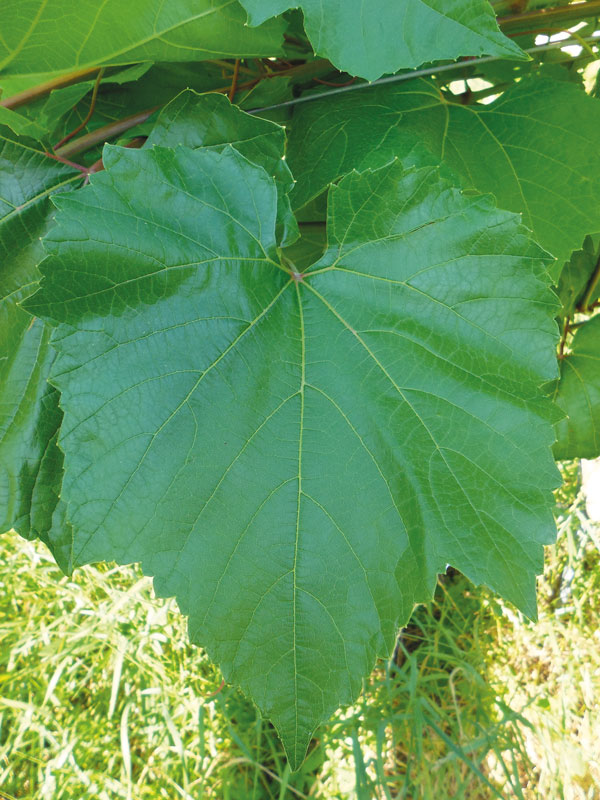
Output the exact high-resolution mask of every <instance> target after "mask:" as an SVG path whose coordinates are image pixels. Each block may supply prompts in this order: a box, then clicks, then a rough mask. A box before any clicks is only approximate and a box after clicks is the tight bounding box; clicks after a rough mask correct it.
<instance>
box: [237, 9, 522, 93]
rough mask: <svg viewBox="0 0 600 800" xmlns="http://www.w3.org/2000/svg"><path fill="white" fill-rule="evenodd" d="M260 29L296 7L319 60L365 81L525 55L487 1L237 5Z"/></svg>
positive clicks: (517, 57)
mask: <svg viewBox="0 0 600 800" xmlns="http://www.w3.org/2000/svg"><path fill="white" fill-rule="evenodd" d="M240 2H241V4H242V5H243V6H244V8H246V9H247V10H248V15H249V21H250V23H251V24H252V25H259V24H261V23H263V22H264V21H265V20H267V19H269V18H270V17H273V16H275V15H276V14H281V13H283V12H284V11H287V9H289V8H297V7H299V8H301V9H302V11H303V12H304V26H305V28H306V33H307V35H308V38H309V39H310V42H311V44H312V46H313V48H314V50H315V52H316V53H317V54H318V55H322V56H325V57H326V58H328V59H329V60H330V61H331V62H332V63H333V64H335V66H336V67H338V68H339V69H341V70H343V71H345V72H349V73H350V74H351V75H360V76H361V77H363V78H367V79H368V80H374V79H375V78H379V77H380V76H381V75H383V74H384V73H385V72H397V71H398V70H399V69H402V68H405V67H417V66H419V64H423V63H424V62H425V61H437V60H439V59H445V58H450V59H454V58H458V57H459V56H477V55H482V54H483V53H487V54H488V55H493V56H500V57H501V58H516V59H519V58H522V59H526V58H527V56H525V54H524V53H523V51H522V50H521V49H520V48H519V47H518V46H517V45H516V44H515V43H514V42H512V41H511V40H510V39H507V38H506V37H505V36H504V35H503V34H502V33H501V32H500V31H499V29H498V26H497V24H496V19H495V17H494V12H493V10H492V8H491V6H490V4H489V3H488V2H487V0H371V2H370V3H369V4H368V5H366V4H365V3H364V1H363V0H240Z"/></svg>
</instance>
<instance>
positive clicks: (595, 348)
mask: <svg viewBox="0 0 600 800" xmlns="http://www.w3.org/2000/svg"><path fill="white" fill-rule="evenodd" d="M570 350H571V352H570V353H569V354H568V355H567V356H565V357H564V358H563V359H562V360H561V362H560V381H559V383H558V385H557V391H556V395H555V400H556V404H557V405H558V406H559V407H560V408H561V409H562V410H563V411H564V412H565V414H566V415H567V416H566V418H565V419H563V420H561V421H560V422H559V423H558V424H557V425H556V438H557V441H556V444H555V445H554V455H555V457H556V458H560V459H564V458H596V457H597V456H599V455H600V317H593V318H592V319H590V320H588V322H585V323H584V324H583V325H582V326H581V327H580V328H578V329H577V330H576V331H575V335H574V336H573V342H572V344H571V348H570Z"/></svg>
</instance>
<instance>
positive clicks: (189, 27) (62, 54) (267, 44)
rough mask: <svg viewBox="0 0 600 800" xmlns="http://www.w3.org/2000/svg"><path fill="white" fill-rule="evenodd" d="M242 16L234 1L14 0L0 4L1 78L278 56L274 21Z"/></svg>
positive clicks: (278, 26) (278, 29)
mask: <svg viewBox="0 0 600 800" xmlns="http://www.w3.org/2000/svg"><path fill="white" fill-rule="evenodd" d="M244 22H245V14H244V12H243V10H242V9H241V8H240V6H239V4H238V3H237V2H236V1H235V0H169V2H168V3H165V2H163V0H129V2H127V3H123V2H121V0H81V2H78V3H75V4H74V3H72V2H70V0H18V1H17V2H15V1H14V0H13V1H12V2H8V3H5V4H4V5H3V7H2V9H1V10H0V27H1V28H2V34H3V39H2V40H1V43H0V81H1V75H2V74H3V73H4V74H6V75H7V76H13V77H21V78H23V77H26V78H28V79H29V78H30V79H31V82H32V83H41V82H43V81H46V80H49V79H50V78H51V77H52V76H53V75H56V74H59V73H61V72H69V71H70V70H75V69H84V68H86V67H94V66H101V65H102V66H108V65H110V64H130V63H132V62H134V61H200V60H202V59H207V58H223V57H235V56H242V55H244V56H273V55H277V54H278V52H279V48H280V46H281V41H282V34H283V24H282V23H281V22H280V21H279V20H274V21H272V22H268V23H266V24H265V25H264V26H260V27H259V28H256V29H252V28H249V27H247V26H246V25H245V24H244ZM22 88H24V87H22Z"/></svg>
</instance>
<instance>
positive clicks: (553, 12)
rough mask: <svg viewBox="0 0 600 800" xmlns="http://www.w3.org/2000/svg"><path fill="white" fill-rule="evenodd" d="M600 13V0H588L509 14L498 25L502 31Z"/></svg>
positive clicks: (500, 19)
mask: <svg viewBox="0 0 600 800" xmlns="http://www.w3.org/2000/svg"><path fill="white" fill-rule="evenodd" d="M596 14H600V0H588V2H587V3H575V4H573V5H568V6H561V7H560V8H540V9H537V10H534V11H524V12H523V13H522V14H509V15H507V16H505V17H499V18H498V25H499V26H500V28H501V29H502V31H506V30H511V29H513V28H520V27H521V26H522V25H527V24H528V23H530V22H541V21H542V20H543V21H546V20H548V21H560V22H562V21H563V20H570V19H581V18H582V17H594V16H596Z"/></svg>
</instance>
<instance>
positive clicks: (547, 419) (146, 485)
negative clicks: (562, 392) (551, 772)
mask: <svg viewBox="0 0 600 800" xmlns="http://www.w3.org/2000/svg"><path fill="white" fill-rule="evenodd" d="M104 161H105V165H106V167H107V172H106V173H101V174H99V175H96V176H93V177H92V185H91V186H90V187H87V188H85V189H83V190H81V191H80V192H77V193H74V194H73V195H65V196H60V197H58V198H57V199H56V202H57V205H58V206H59V208H60V211H59V214H58V216H57V224H56V226H55V227H54V228H53V230H52V232H51V233H50V234H49V235H48V236H47V237H46V247H47V250H48V252H49V254H50V255H49V256H48V258H47V259H46V260H45V261H44V263H43V273H44V276H45V277H44V282H43V287H42V289H41V290H40V292H39V293H38V294H37V295H36V296H35V297H34V298H32V299H31V300H30V301H29V302H28V304H27V305H28V308H29V309H30V310H32V311H33V313H36V314H41V315H43V316H44V317H46V318H48V319H50V320H52V321H53V323H54V324H56V325H57V329H56V333H55V335H54V336H53V343H54V344H55V346H56V347H57V348H58V351H59V357H58V360H57V362H56V364H55V368H54V370H53V376H52V381H53V383H54V384H56V386H57V387H59V388H60V390H61V392H62V407H63V409H64V411H65V419H64V423H63V427H62V430H61V439H60V442H61V446H62V448H63V449H64V451H65V456H66V457H65V465H66V473H65V480H64V487H65V496H66V497H68V499H69V503H68V517H69V520H70V521H71V523H72V524H73V527H74V548H73V553H74V561H75V563H79V564H82V563H86V562H90V561H96V560H117V561H119V562H130V561H141V562H142V564H143V568H144V570H145V571H146V572H147V573H148V574H152V575H154V576H155V586H156V590H157V592H158V593H159V594H161V595H165V594H168V595H175V596H176V597H177V600H178V603H179V605H180V607H181V609H182V611H183V612H184V613H187V614H188V615H189V616H190V633H191V636H192V639H193V640H194V641H196V642H199V643H202V645H203V646H205V647H206V648H207V650H208V652H209V653H210V654H211V657H212V658H213V659H214V660H216V661H217V662H218V663H219V664H220V666H221V668H222V670H223V674H224V676H225V678H226V679H227V680H233V681H236V682H237V683H239V684H240V685H241V686H242V688H243V689H244V691H246V692H247V693H249V694H250V695H251V696H252V697H253V699H254V700H255V701H256V702H257V704H258V705H259V707H260V708H261V709H262V711H263V713H265V714H266V715H267V716H269V717H270V718H271V719H272V720H273V721H274V723H275V724H276V726H277V728H278V730H279V732H280V734H281V736H282V739H283V742H284V745H285V747H286V750H287V753H288V756H289V758H290V762H291V764H292V767H293V768H295V767H297V766H298V764H299V763H300V761H301V760H302V758H303V756H304V753H305V749H306V746H307V744H308V742H309V739H310V736H311V734H312V732H313V731H314V729H315V727H316V726H317V725H318V724H319V723H320V722H321V721H322V720H324V719H326V718H327V717H328V716H329V714H330V713H331V712H332V711H333V710H334V709H335V708H336V707H337V706H339V705H340V704H344V703H348V702H350V701H351V700H352V699H353V698H354V697H355V696H356V694H357V693H358V692H359V690H360V687H361V680H362V678H363V677H364V676H365V675H366V674H367V673H368V672H369V671H370V669H371V668H372V666H373V662H374V659H375V657H376V655H378V654H381V655H382V654H386V653H389V652H390V650H391V648H392V646H393V643H394V639H395V633H396V629H397V624H398V622H402V621H404V620H405V619H406V618H407V616H408V614H409V613H410V611H411V609H412V605H413V602H414V601H415V600H423V599H425V598H427V597H429V596H430V594H431V591H432V589H433V586H434V583H435V579H436V575H437V573H438V571H440V570H443V569H444V568H445V565H446V564H447V563H448V562H451V563H455V564H456V565H457V566H458V567H459V568H460V569H462V570H463V571H464V572H465V573H466V574H467V575H469V576H470V577H471V578H472V579H473V580H475V581H483V582H486V583H488V584H489V585H491V586H492V587H494V588H495V589H497V590H498V591H501V592H502V593H503V594H504V595H505V596H507V597H508V598H510V599H512V600H513V601H514V602H516V603H517V604H518V605H519V606H520V607H521V608H522V609H523V610H524V611H525V612H526V613H528V614H530V615H533V614H534V613H535V581H534V577H535V574H536V572H538V571H539V569H540V566H541V559H542V544H543V543H545V542H548V541H549V540H550V539H551V538H552V535H553V531H554V523H553V519H552V514H551V494H550V489H551V488H552V487H553V486H555V485H556V483H557V473H556V469H555V466H554V463H553V460H552V458H551V454H550V444H551V441H552V438H553V432H552V426H551V421H553V420H554V418H555V416H554V413H553V411H552V408H551V406H550V404H549V402H548V401H547V400H546V399H545V398H544V397H542V396H541V395H540V393H539V391H538V386H539V384H540V383H542V382H545V381H547V380H549V379H551V378H552V377H554V376H555V374H556V363H555V358H554V340H555V326H554V323H553V320H552V315H553V314H554V312H555V305H556V304H555V301H554V299H553V295H552V294H551V292H550V291H549V290H548V287H547V276H546V273H545V264H546V262H547V259H546V258H545V257H544V254H543V253H542V252H541V251H540V250H539V248H538V247H537V246H536V245H534V244H532V243H531V241H530V240H529V238H528V236H527V235H526V234H525V232H524V231H523V229H522V228H521V227H520V226H519V225H518V222H517V220H516V218H515V217H514V216H513V215H511V214H507V213H505V212H499V211H496V210H495V209H494V207H493V205H492V203H491V202H490V200H489V198H480V197H477V198H473V197H471V198H467V197H464V196H462V195H461V194H460V193H459V192H458V191H456V190H454V189H452V188H450V187H449V186H448V184H446V183H445V182H443V181H441V180H440V178H439V177H438V175H437V172H436V171H435V170H432V169H426V170H422V171H418V172H409V173H404V172H403V169H402V167H401V165H400V163H399V162H394V163H392V164H390V165H387V166H385V167H384V168H382V169H380V170H378V171H376V172H367V173H364V174H361V175H359V174H352V175H350V176H349V177H348V178H346V179H345V180H344V181H343V182H342V183H341V184H340V186H339V187H337V188H336V189H334V190H333V191H332V198H331V200H330V208H329V222H328V241H329V247H328V250H327V252H326V253H325V255H324V256H323V257H322V259H321V260H320V261H318V262H317V263H316V264H314V265H313V266H312V267H311V268H309V270H308V271H305V272H304V273H303V275H302V276H300V275H296V276H295V278H294V277H293V274H294V272H295V270H294V266H296V265H292V266H291V268H290V269H291V270H292V274H290V272H289V271H288V268H287V267H283V266H282V265H281V264H279V263H278V254H277V241H276V236H275V227H276V210H277V189H276V185H275V182H274V180H273V179H272V178H271V177H270V176H269V175H268V174H267V172H266V171H265V170H264V169H263V168H262V167H260V166H256V165H254V164H252V163H251V162H249V161H248V160H247V159H246V158H244V157H243V156H242V155H240V154H239V153H238V152H237V151H236V150H235V149H233V148H232V147H226V148H224V149H223V150H222V152H215V151H212V150H210V149H206V148H202V149H199V150H196V151H191V150H188V149H187V148H184V147H178V148H177V149H176V150H175V151H173V150H168V149H164V148H160V147H154V148H149V149H145V150H141V151H138V152H133V151H129V150H125V149H120V148H107V149H105V157H104Z"/></svg>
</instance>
